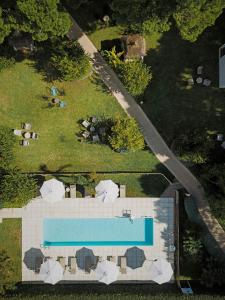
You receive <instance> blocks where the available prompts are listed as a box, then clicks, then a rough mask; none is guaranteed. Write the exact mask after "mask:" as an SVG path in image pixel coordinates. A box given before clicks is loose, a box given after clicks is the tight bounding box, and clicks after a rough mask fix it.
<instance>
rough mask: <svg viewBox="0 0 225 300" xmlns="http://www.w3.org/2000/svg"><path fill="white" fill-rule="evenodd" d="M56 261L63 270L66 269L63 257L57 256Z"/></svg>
mask: <svg viewBox="0 0 225 300" xmlns="http://www.w3.org/2000/svg"><path fill="white" fill-rule="evenodd" d="M57 260H58V262H59V263H60V265H61V266H62V267H63V269H64V270H65V268H66V258H65V257H63V256H58V258H57Z"/></svg>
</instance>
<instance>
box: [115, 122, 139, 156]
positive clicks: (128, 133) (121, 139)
mask: <svg viewBox="0 0 225 300" xmlns="http://www.w3.org/2000/svg"><path fill="white" fill-rule="evenodd" d="M111 132H112V133H111V137H110V138H109V143H110V145H111V147H112V148H113V149H114V150H116V151H120V150H127V151H132V152H134V151H136V150H141V149H143V148H144V137H143V135H142V134H141V132H140V130H139V128H138V124H137V122H136V121H135V119H134V118H128V117H125V118H117V119H116V120H115V123H114V125H113V126H112V128H111Z"/></svg>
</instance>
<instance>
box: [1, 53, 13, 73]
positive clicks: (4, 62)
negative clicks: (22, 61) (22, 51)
mask: <svg viewBox="0 0 225 300" xmlns="http://www.w3.org/2000/svg"><path fill="white" fill-rule="evenodd" d="M15 62H16V61H15V59H14V58H13V57H12V58H7V57H4V56H0V72H1V71H2V70H3V69H7V68H9V67H11V66H12V65H14V64H15Z"/></svg>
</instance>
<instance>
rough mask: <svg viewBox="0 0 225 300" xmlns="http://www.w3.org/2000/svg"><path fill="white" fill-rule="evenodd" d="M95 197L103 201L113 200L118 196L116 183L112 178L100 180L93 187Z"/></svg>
mask: <svg viewBox="0 0 225 300" xmlns="http://www.w3.org/2000/svg"><path fill="white" fill-rule="evenodd" d="M95 191H96V198H98V199H101V200H102V201H103V202H105V203H108V202H113V201H114V200H115V199H116V198H118V196H119V188H118V185H117V184H115V183H114V182H113V181H112V180H102V181H100V182H99V184H98V185H97V186H96V187H95Z"/></svg>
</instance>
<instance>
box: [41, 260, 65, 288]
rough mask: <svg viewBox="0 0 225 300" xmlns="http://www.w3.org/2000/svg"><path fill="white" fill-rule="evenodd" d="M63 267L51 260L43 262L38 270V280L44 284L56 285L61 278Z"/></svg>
mask: <svg viewBox="0 0 225 300" xmlns="http://www.w3.org/2000/svg"><path fill="white" fill-rule="evenodd" d="M63 272H64V270H63V267H62V266H61V265H60V263H59V262H58V261H56V260H54V259H52V258H49V259H48V260H47V261H45V262H44V263H43V264H42V265H41V268H40V279H41V280H43V281H44V282H45V283H50V284H56V283H57V282H58V281H60V280H62V278H63Z"/></svg>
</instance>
